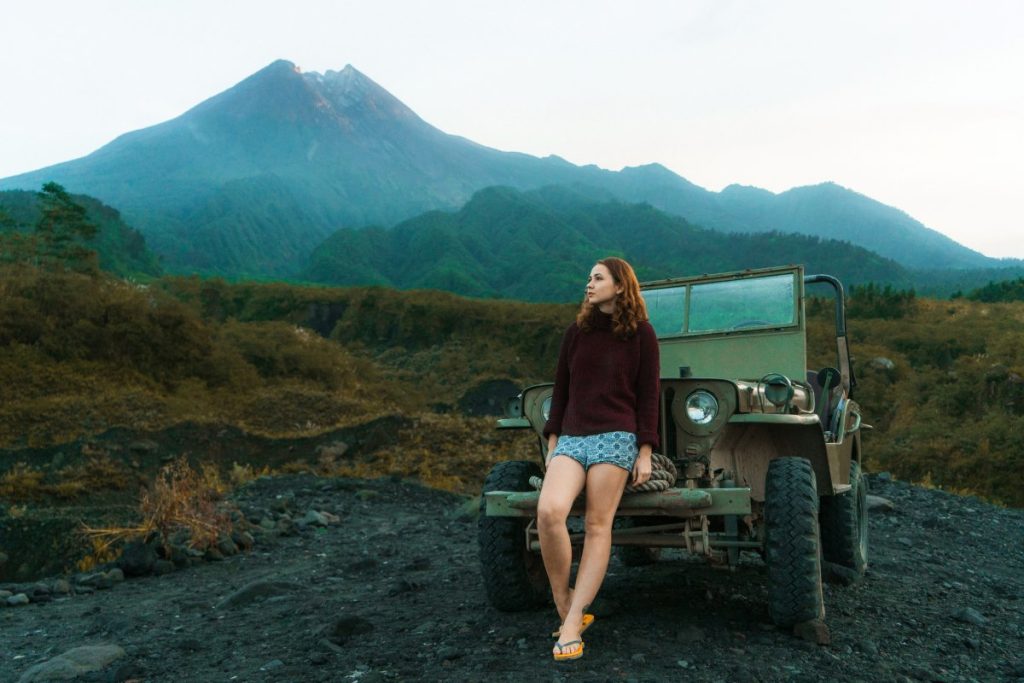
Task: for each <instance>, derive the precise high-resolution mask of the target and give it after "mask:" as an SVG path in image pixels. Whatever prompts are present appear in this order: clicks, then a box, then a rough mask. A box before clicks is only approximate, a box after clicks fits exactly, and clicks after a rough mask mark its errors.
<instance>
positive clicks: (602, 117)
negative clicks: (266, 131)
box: [0, 0, 1024, 258]
mask: <svg viewBox="0 0 1024 683" xmlns="http://www.w3.org/2000/svg"><path fill="white" fill-rule="evenodd" d="M0 17H2V23H0V65H2V66H0V177H6V176H9V175H14V174H16V173H21V172H24V171H29V170H33V169H36V168H40V167H42V166H47V165H50V164H53V163H57V162H60V161H66V160H68V159H72V158H75V157H79V156H83V155H85V154H88V153H90V152H92V151H93V150H95V149H97V148H98V147H100V146H102V145H103V144H105V143H107V142H109V141H110V140H112V139H113V138H115V137H116V136H117V135H119V134H121V133H124V132H127V131H130V130H135V129H138V128H144V127H147V126H151V125H153V124H156V123H159V122H161V121H165V120H167V119H170V118H174V117H175V116H178V115H179V114H181V113H183V112H184V111H185V110H187V109H189V108H190V107H192V106H194V105H195V104H198V103H199V102H201V101H202V100H204V99H206V98H208V97H211V96H213V95H215V94H217V93H218V92H221V91H222V90H224V89H226V88H229V87H231V86H232V85H234V84H235V83H237V82H238V81H240V80H242V79H244V78H245V77H247V76H249V75H250V74H252V73H253V72H255V71H257V70H259V69H261V68H263V67H264V66H266V65H267V64H269V63H270V62H272V61H274V60H275V59H287V60H290V61H292V62H295V63H296V64H297V65H298V66H300V67H301V68H302V69H303V70H305V71H320V72H323V71H326V70H328V69H335V70H337V69H341V68H342V67H343V66H345V64H352V65H353V66H355V67H356V68H357V69H359V70H360V71H362V72H363V73H365V74H366V75H367V76H369V77H370V78H372V79H374V80H375V81H376V82H377V83H379V84H380V85H381V86H383V87H384V88H386V89H387V90H389V91H390V92H391V93H392V94H393V95H395V96H396V97H398V98H399V99H400V100H402V101H403V102H405V103H406V104H407V105H408V106H409V107H411V108H412V109H413V110H414V111H416V113H417V114H419V115H420V116H421V117H422V118H423V119H425V120H426V121H427V122H429V123H431V124H433V125H435V126H437V127H438V128H440V129H442V130H444V131H445V132H448V133H454V134H457V135H461V136H464V137H467V138H469V139H471V140H473V141H475V142H478V143H480V144H483V145H487V146H490V147H496V148H498V149H503V150H514V151H520V152H527V153H529V154H534V155H537V156H546V155H549V154H557V155H558V156H561V157H564V158H566V159H568V160H569V161H571V162H573V163H575V164H597V165H598V166H601V167H603V168H608V169H612V170H618V169H620V168H622V167H623V166H636V165H639V164H645V163H651V162H659V163H661V164H664V165H665V166H667V167H668V168H670V169H672V170H673V171H675V172H676V173H678V174H680V175H682V176H683V177H685V178H687V179H688V180H690V181H691V182H694V183H696V184H698V185H701V186H703V187H706V188H708V189H710V190H720V189H722V188H723V187H725V186H726V185H728V184H730V183H740V184H743V185H756V186H758V187H763V188H766V189H769V190H772V191H774V192H781V191H784V190H787V189H789V188H791V187H794V186H799V185H808V184H814V183H819V182H823V181H827V180H831V181H834V182H837V183H839V184H840V185H843V186H845V187H849V188H851V189H853V190H855V191H857V192H860V193H863V194H866V195H868V196H870V197H872V198H874V199H877V200H879V201H881V202H884V203H886V204H890V205H892V206H895V207H898V208H900V209H902V210H904V211H906V212H907V213H909V214H910V215H911V216H913V217H914V218H917V219H918V220H920V221H922V222H923V223H924V224H925V225H927V226H929V227H931V228H934V229H936V230H938V231H940V232H942V233H944V234H946V235H948V236H950V237H952V238H953V239H955V240H957V241H958V242H960V243H962V244H964V245H966V246H968V247H971V248H973V249H976V250H978V251H981V252H982V253H985V254H987V255H989V256H998V257H1005V256H1014V257H1018V258H1024V217H1022V209H1021V203H1022V200H1024V191H1022V190H1024V187H1022V185H1024V169H1022V165H1024V85H1022V84H1024V2H1018V1H1016V0H1005V1H997V0H974V1H971V2H968V1H967V0H963V1H959V0H913V1H906V2H901V1H900V0H884V1H883V0H858V2H828V1H826V2H822V1H821V0H813V1H811V0H807V1H803V0H776V1H773V2H767V1H765V2H760V1H753V0H750V1H729V0H707V1H704V0H701V1H687V0H672V1H664V2H662V1H658V2H643V1H642V0H636V1H634V2H625V1H622V2H599V1H587V2H585V1H583V0H580V1H578V2H559V1H558V0H544V1H535V0H517V1H516V2H507V1H503V2H486V1H483V0H473V1H469V0H467V1H464V2H462V1H460V2H454V1H448V0H435V1H433V2H426V1H424V2H412V1H408V2H397V1H389V0H376V1H372V2H371V1H369V0H367V1H364V2H347V1H333V2H332V1H328V0H289V1H288V2H285V1H283V0H275V1H273V2H270V1H266V0H246V1H244V2H227V1H221V2H218V1H217V0H173V1H172V0H166V1H164V2H156V1H147V0H88V1H85V2H83V1H82V0H50V1H48V2H28V1H26V0H0ZM71 189H73V188H71Z"/></svg>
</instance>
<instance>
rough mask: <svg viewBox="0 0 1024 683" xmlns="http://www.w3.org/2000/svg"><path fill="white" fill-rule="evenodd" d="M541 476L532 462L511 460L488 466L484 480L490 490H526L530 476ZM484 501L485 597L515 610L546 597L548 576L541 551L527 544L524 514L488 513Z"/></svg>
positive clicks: (480, 523) (481, 533) (479, 528)
mask: <svg viewBox="0 0 1024 683" xmlns="http://www.w3.org/2000/svg"><path fill="white" fill-rule="evenodd" d="M532 476H541V471H540V467H539V466H537V465H536V464H535V463H532V462H528V461H522V460H513V461H507V462H500V463H498V464H497V465H495V466H494V467H493V468H491V471H490V472H489V473H488V474H487V478H486V479H485V480H484V493H487V492H489V491H529V490H531V486H530V477H532ZM486 507H487V506H486V501H485V500H484V498H483V497H481V499H480V517H479V520H478V524H477V540H478V543H479V549H480V573H481V574H482V576H483V580H484V589H485V590H486V591H487V599H488V600H489V601H490V603H491V604H492V605H494V607H496V608H497V609H499V610H502V611H503V612H518V611H522V610H526V609H530V608H532V607H535V606H537V605H539V604H542V603H544V602H546V601H547V599H548V580H547V574H546V573H545V571H544V563H543V560H542V559H541V556H540V553H535V552H531V551H530V549H529V548H528V547H527V545H526V527H527V524H528V522H529V520H528V519H526V518H525V517H488V516H487V514H486Z"/></svg>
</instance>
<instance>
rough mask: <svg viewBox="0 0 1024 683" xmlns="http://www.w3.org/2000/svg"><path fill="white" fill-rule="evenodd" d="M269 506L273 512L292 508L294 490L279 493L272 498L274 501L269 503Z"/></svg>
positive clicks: (293, 505)
mask: <svg viewBox="0 0 1024 683" xmlns="http://www.w3.org/2000/svg"><path fill="white" fill-rule="evenodd" d="M270 508H271V509H272V510H273V511H274V512H288V511H289V510H294V509H295V492H294V491H288V492H286V493H282V494H279V495H278V496H277V497H275V498H274V502H273V503H271V505H270Z"/></svg>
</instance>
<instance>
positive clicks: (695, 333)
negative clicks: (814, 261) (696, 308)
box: [640, 267, 803, 339]
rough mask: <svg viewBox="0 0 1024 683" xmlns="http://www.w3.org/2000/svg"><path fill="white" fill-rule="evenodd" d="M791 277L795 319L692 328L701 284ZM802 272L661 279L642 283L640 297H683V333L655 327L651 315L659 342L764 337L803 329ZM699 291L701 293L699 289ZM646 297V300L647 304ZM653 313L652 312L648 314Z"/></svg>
mask: <svg viewBox="0 0 1024 683" xmlns="http://www.w3.org/2000/svg"><path fill="white" fill-rule="evenodd" d="M779 276H789V277H791V278H792V292H793V298H792V309H791V310H792V318H791V320H790V321H789V322H771V321H765V322H764V324H761V325H758V324H752V325H745V326H743V327H722V328H702V329H699V330H691V326H692V320H691V318H692V314H693V310H692V305H693V299H694V297H693V289H694V288H695V287H700V286H702V285H708V284H716V283H730V282H737V283H741V282H743V281H746V280H756V279H765V278H770V277H779ZM802 277H803V276H802V273H801V269H800V268H799V267H786V268H763V269H758V270H746V271H742V272H739V273H727V274H722V275H712V276H708V275H702V276H699V277H691V278H674V279H670V280H659V281H655V282H648V283H644V284H641V286H640V289H641V294H644V295H646V294H647V293H648V292H654V291H658V290H677V291H679V292H680V293H681V295H682V297H681V298H682V300H683V311H682V317H681V321H680V323H681V325H680V330H679V331H678V332H671V331H659V330H658V327H657V325H655V322H656V321H655V320H654V317H655V316H651V317H652V320H651V324H652V325H654V326H655V331H656V332H657V336H658V339H677V338H685V339H692V338H695V337H707V336H714V335H737V334H750V333H759V334H764V333H765V332H775V331H791V330H793V329H797V328H801V327H802V324H803V321H802V318H803V306H802V305H801V301H800V297H801V296H802V291H803V288H802V287H801V283H802ZM698 291H699V290H698ZM647 300H648V299H647V297H646V296H645V301H647ZM648 313H649V314H650V311H648ZM755 320H756V319H751V322H755Z"/></svg>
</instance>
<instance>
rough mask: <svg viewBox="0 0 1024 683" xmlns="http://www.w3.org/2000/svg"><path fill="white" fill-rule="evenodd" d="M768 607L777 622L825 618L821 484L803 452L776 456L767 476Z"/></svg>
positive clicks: (792, 623)
mask: <svg viewBox="0 0 1024 683" xmlns="http://www.w3.org/2000/svg"><path fill="white" fill-rule="evenodd" d="M764 524H765V562H766V563H767V564H768V611H769V613H770V614H771V617H772V621H774V622H775V623H776V624H778V625H779V626H792V625H794V624H798V623H800V622H804V621H811V620H813V619H823V618H824V616H825V601H824V597H823V594H822V586H821V543H820V535H819V530H818V487H817V484H816V483H815V479H814V470H813V469H812V468H811V463H810V462H809V461H808V460H806V459H804V458H777V459H775V460H772V461H771V463H769V465H768V476H767V478H766V480H765V503H764Z"/></svg>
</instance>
